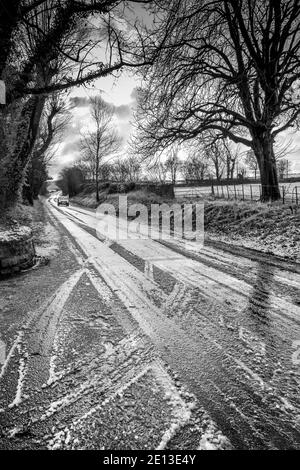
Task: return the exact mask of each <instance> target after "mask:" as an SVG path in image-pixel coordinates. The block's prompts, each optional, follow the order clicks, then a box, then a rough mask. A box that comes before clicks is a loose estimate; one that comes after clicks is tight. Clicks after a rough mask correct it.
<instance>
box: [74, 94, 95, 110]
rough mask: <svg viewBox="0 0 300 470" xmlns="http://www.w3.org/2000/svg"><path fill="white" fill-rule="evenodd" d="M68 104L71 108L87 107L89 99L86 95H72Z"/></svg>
mask: <svg viewBox="0 0 300 470" xmlns="http://www.w3.org/2000/svg"><path fill="white" fill-rule="evenodd" d="M70 105H71V107H72V108H87V107H88V106H89V105H90V99H89V98H88V97H86V96H72V97H71V98H70Z"/></svg>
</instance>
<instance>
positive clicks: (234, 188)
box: [174, 183, 300, 206]
mask: <svg viewBox="0 0 300 470" xmlns="http://www.w3.org/2000/svg"><path fill="white" fill-rule="evenodd" d="M268 189H270V188H268ZM279 189H280V194H281V202H282V204H295V205H297V206H299V205H300V186H299V185H298V186H297V185H296V184H294V183H286V184H282V185H280V186H279ZM174 192H175V196H176V197H204V196H213V197H215V198H220V199H228V200H240V201H253V202H259V201H261V200H262V193H263V188H262V185H260V184H233V185H224V184H221V185H216V184H213V185H211V186H210V187H208V186H206V187H195V186H190V187H188V186H186V187H183V186H181V187H176V186H175V187H174Z"/></svg>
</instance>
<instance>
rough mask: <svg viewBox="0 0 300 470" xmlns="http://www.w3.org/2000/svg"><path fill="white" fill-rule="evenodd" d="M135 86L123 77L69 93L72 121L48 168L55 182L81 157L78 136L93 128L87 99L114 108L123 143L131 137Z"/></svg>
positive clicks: (105, 80) (98, 82)
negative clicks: (63, 170) (64, 169)
mask: <svg viewBox="0 0 300 470" xmlns="http://www.w3.org/2000/svg"><path fill="white" fill-rule="evenodd" d="M138 84H139V83H138V81H137V79H135V78H134V77H132V76H129V75H128V74H126V73H123V74H122V75H121V76H120V77H119V78H114V77H106V78H101V79H99V80H97V81H95V83H94V86H93V87H88V88H85V87H80V88H75V89H74V90H73V91H72V92H71V93H70V95H69V97H68V102H69V109H70V116H71V118H70V122H69V126H68V128H67V130H66V132H65V135H64V138H63V139H62V142H61V143H60V144H57V145H56V148H55V158H54V159H53V160H52V163H51V167H50V168H49V173H50V175H51V176H53V177H54V178H55V177H56V176H57V175H58V173H59V171H60V170H61V169H62V168H63V167H64V166H66V165H69V164H71V163H73V162H75V161H76V160H77V159H78V158H79V157H80V152H79V143H80V134H81V133H84V130H85V129H86V128H87V127H89V126H91V125H92V122H91V118H90V109H89V98H90V97H92V96H96V95H99V96H101V97H102V98H103V99H104V100H105V101H107V102H108V103H111V104H113V105H114V107H115V122H116V125H117V126H118V130H119V133H120V135H121V136H122V137H123V139H124V143H126V141H127V139H128V137H129V135H130V133H131V128H132V126H131V122H132V111H133V107H134V106H135V104H136V101H135V87H136V86H137V85H138ZM124 147H125V146H124Z"/></svg>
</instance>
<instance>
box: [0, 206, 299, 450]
mask: <svg viewBox="0 0 300 470" xmlns="http://www.w3.org/2000/svg"><path fill="white" fill-rule="evenodd" d="M45 204H46V207H45V210H46V214H47V227H48V236H51V240H53V243H54V248H53V260H51V262H50V265H49V266H43V267H40V268H39V269H36V270H33V271H32V272H28V273H24V274H23V275H22V276H21V277H20V278H17V279H15V280H13V279H8V280H6V281H3V283H2V284H3V286H4V287H3V288H6V289H7V290H9V289H15V288H16V287H17V289H18V292H19V298H18V301H17V302H16V309H15V312H12V314H13V322H12V323H11V321H9V319H8V315H7V314H6V315H5V305H4V306H2V310H1V311H0V313H1V318H2V320H3V322H2V323H3V332H2V338H1V339H2V340H3V341H5V344H6V345H7V346H6V353H7V354H6V358H5V360H4V361H3V364H2V369H0V397H1V398H0V408H1V410H0V411H1V412H0V422H2V424H1V434H0V438H1V440H0V447H1V448H48V449H61V448H62V449H65V448H66V449H71V448H72V449H73V448H91V449H94V448H103V449H107V448H110V449H111V448H116V449H117V448H120V449H124V448H127V449H145V448H147V449H153V448H157V449H196V448H199V449H219V448H220V449H221V448H225V449H226V448H234V449H300V393H299V386H300V354H299V353H298V352H299V349H300V267H299V265H292V264H288V263H281V262H280V260H276V259H275V258H274V259H271V258H270V260H269V261H268V260H266V257H264V258H261V259H260V258H259V256H257V257H255V259H251V258H250V257H243V256H239V255H238V254H231V253H229V252H228V251H224V250H222V249H220V248H216V247H214V246H213V245H211V244H207V245H205V246H204V247H203V248H202V249H201V250H200V251H199V252H197V253H195V252H190V251H186V248H184V246H181V245H180V244H179V245H177V244H176V243H169V242H163V243H161V242H158V241H156V240H151V239H147V240H144V239H140V240H126V239H124V240H118V241H113V240H111V241H108V240H106V239H105V238H101V236H100V237H99V233H98V234H97V230H96V229H97V222H98V221H97V217H96V214H95V213H94V212H93V211H92V210H88V209H84V208H81V207H76V206H74V205H71V206H70V207H64V208H62V207H59V208H58V207H57V206H56V205H55V204H54V203H53V202H51V201H50V202H47V203H45ZM47 279H48V281H49V279H51V282H47ZM37 280H39V286H38V287H37ZM0 289H1V286H0ZM37 298H41V299H42V301H41V302H40V301H38V300H37ZM7 302H9V300H8V301H7ZM0 366H1V364H0Z"/></svg>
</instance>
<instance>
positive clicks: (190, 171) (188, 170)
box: [182, 146, 209, 181]
mask: <svg viewBox="0 0 300 470" xmlns="http://www.w3.org/2000/svg"><path fill="white" fill-rule="evenodd" d="M208 169H209V164H208V159H207V155H206V153H205V152H204V151H203V149H201V148H199V146H197V148H196V149H195V150H194V149H193V150H191V151H190V152H189V155H188V158H187V159H186V160H185V161H184V162H183V164H182V171H183V174H184V177H185V179H186V180H195V181H202V180H204V178H205V176H208Z"/></svg>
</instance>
